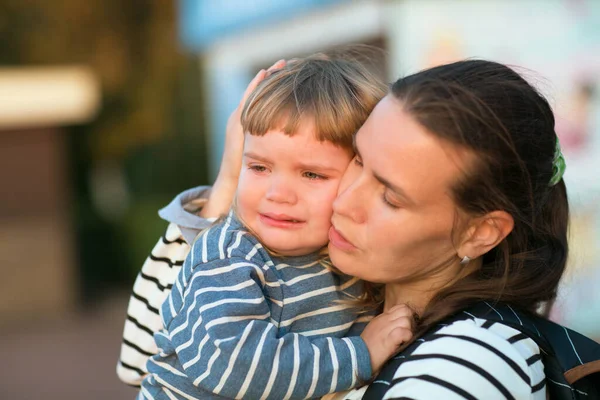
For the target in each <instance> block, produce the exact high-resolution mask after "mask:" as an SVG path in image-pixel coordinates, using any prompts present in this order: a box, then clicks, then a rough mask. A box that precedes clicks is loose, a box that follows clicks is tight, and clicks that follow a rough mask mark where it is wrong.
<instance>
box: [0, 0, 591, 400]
mask: <svg viewBox="0 0 600 400" xmlns="http://www.w3.org/2000/svg"><path fill="white" fill-rule="evenodd" d="M356 43H362V44H369V45H371V46H375V47H377V48H380V49H382V50H383V52H382V53H372V54H371V57H373V59H372V60H371V61H372V62H371V64H372V66H373V68H375V69H376V72H377V73H378V74H380V75H381V76H382V77H383V78H384V79H386V80H387V81H390V82H391V81H393V80H395V79H396V78H398V77H399V76H400V75H403V74H407V73H411V72H415V71H417V70H419V69H422V68H425V67H429V66H433V65H436V64H440V63H446V62H450V61H454V60H457V59H462V58H466V57H481V58H489V59H493V60H496V61H500V62H503V63H508V64H511V65H514V66H517V67H519V68H518V69H519V71H520V72H522V73H524V74H525V75H526V76H527V77H528V79H529V80H530V81H532V82H533V83H535V84H536V85H537V86H538V87H539V88H540V90H541V91H542V92H543V93H545V94H546V95H547V96H548V97H549V99H550V100H551V103H552V105H553V106H554V109H555V111H556V114H557V131H558V134H559V136H560V138H561V143H562V145H563V149H564V153H565V156H566V158H567V165H568V168H567V173H566V176H565V179H566V181H567V186H568V188H569V192H570V193H569V194H570V200H571V204H572V212H573V219H572V230H571V244H572V257H571V261H570V265H569V272H568V274H567V276H566V277H565V279H564V282H563V284H562V287H561V291H560V298H559V301H558V302H557V304H556V305H555V307H554V309H553V311H552V318H554V319H555V320H557V321H560V322H562V323H564V324H566V325H568V326H570V327H572V328H574V329H576V330H579V331H581V332H583V333H585V334H587V335H589V336H591V337H594V338H595V339H596V340H600V290H598V287H599V285H600V245H599V244H600V177H599V176H600V1H598V0H523V1H519V2H517V1H514V2H513V1H503V0H179V1H177V0H154V1H141V0H130V1H125V2H124V1H117V0H102V1H100V0H87V1H80V0H55V1H42V0H0V166H1V168H0V190H1V191H2V192H1V193H2V194H1V196H0V205H1V206H0V272H1V273H2V276H3V279H2V281H1V283H0V354H2V355H3V356H4V357H5V359H7V362H5V363H4V364H5V366H4V367H3V370H2V373H0V398H2V399H33V398H38V397H44V398H47V399H76V398H87V399H132V398H134V396H135V391H134V390H133V389H131V388H128V387H127V386H125V385H124V384H121V383H120V382H119V381H118V379H117V378H116V375H115V372H114V369H115V365H116V361H117V357H118V352H119V346H120V341H121V336H120V335H121V331H122V327H123V322H124V318H125V309H126V303H127V296H128V291H129V289H130V288H131V286H132V284H133V280H134V278H135V275H136V274H137V272H138V271H139V269H140V267H141V265H142V263H143V261H144V259H145V257H146V256H147V254H148V252H149V251H150V249H151V248H152V246H153V245H154V243H155V241H156V240H157V239H158V238H159V236H160V235H161V234H162V233H163V230H164V229H165V227H166V223H165V222H164V221H161V220H160V219H159V217H158V216H157V214H156V212H157V210H158V209H159V208H160V207H162V206H164V205H166V204H167V203H168V202H169V200H170V199H171V198H172V197H173V196H174V195H175V194H177V193H179V192H180V191H181V190H184V189H186V188H189V187H192V186H195V185H199V184H206V183H209V182H211V179H212V178H213V177H214V176H215V174H216V170H217V167H218V163H219V161H220V154H221V150H222V147H223V136H222V134H223V132H224V129H225V124H226V120H227V117H228V115H229V113H230V112H231V111H232V110H233V109H234V108H235V106H236V105H237V102H238V101H239V98H240V96H241V93H242V92H243V90H244V88H245V86H246V84H247V83H248V82H249V81H250V79H251V78H252V76H254V74H255V73H256V71H257V70H258V69H260V68H264V67H267V66H269V65H270V64H272V63H273V62H274V61H276V60H278V59H280V58H289V57H297V56H302V55H307V54H310V53H313V52H316V51H323V50H331V49H334V48H336V47H338V46H346V45H349V44H356Z"/></svg>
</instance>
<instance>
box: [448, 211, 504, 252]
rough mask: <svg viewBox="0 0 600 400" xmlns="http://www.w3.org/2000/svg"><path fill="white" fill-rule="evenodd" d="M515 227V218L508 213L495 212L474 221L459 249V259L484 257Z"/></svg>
mask: <svg viewBox="0 0 600 400" xmlns="http://www.w3.org/2000/svg"><path fill="white" fill-rule="evenodd" d="M514 225H515V222H514V220H513V217H512V216H511V215H510V214H509V213H507V212H506V211H493V212H491V213H488V214H485V215H484V216H482V217H478V218H475V219H473V221H471V224H470V226H469V228H468V229H467V231H466V234H465V237H464V239H463V241H462V243H461V244H460V246H459V247H458V249H457V250H458V257H459V258H463V257H464V256H467V257H469V258H470V259H475V258H477V257H480V256H482V255H484V254H485V253H487V252H488V251H490V250H492V249H493V248H494V247H496V246H497V245H498V244H499V243H500V242H501V241H503V240H504V238H506V237H507V236H508V235H509V234H510V233H511V232H512V230H513V227H514Z"/></svg>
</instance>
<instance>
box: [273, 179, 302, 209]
mask: <svg viewBox="0 0 600 400" xmlns="http://www.w3.org/2000/svg"><path fill="white" fill-rule="evenodd" d="M266 198H267V200H269V201H273V202H275V203H288V204H295V203H296V202H297V201H298V196H297V194H296V191H295V189H294V188H293V185H292V184H291V182H290V181H289V179H286V178H285V177H272V178H271V183H270V185H269V188H268V190H267V194H266Z"/></svg>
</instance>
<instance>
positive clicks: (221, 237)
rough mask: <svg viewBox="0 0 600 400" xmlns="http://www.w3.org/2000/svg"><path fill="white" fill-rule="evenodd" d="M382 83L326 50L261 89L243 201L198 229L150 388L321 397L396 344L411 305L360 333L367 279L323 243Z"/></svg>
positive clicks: (253, 103) (147, 394)
mask: <svg viewBox="0 0 600 400" xmlns="http://www.w3.org/2000/svg"><path fill="white" fill-rule="evenodd" d="M383 94H384V92H383V90H382V88H381V86H380V85H379V84H378V83H377V81H376V80H374V79H373V78H372V77H371V76H370V75H369V74H368V72H367V71H366V70H365V69H364V67H362V66H361V65H360V64H359V63H357V62H355V61H348V60H343V59H328V58H326V57H323V56H313V57H309V58H307V59H304V60H296V61H294V62H291V63H289V64H288V65H287V66H286V67H284V68H283V69H282V70H279V71H276V72H275V73H273V75H272V76H271V77H269V78H267V79H265V81H264V82H262V83H261V85H260V86H259V87H258V88H257V89H256V90H255V91H254V92H253V93H252V95H251V97H250V98H249V99H248V101H247V103H246V106H245V109H244V112H243V115H242V125H243V127H244V131H245V132H248V134H247V135H246V139H245V144H244V161H243V167H242V170H241V174H240V180H239V185H238V189H237V199H236V202H235V205H234V210H233V211H232V212H230V213H229V215H228V216H227V218H226V219H225V220H224V221H222V222H221V223H219V224H216V225H214V226H212V227H211V228H209V229H208V230H207V231H205V232H203V234H202V235H201V236H200V237H199V238H198V239H197V240H196V242H195V244H194V246H193V248H192V250H191V252H190V254H189V256H188V257H187V259H186V261H185V264H184V266H183V268H182V270H181V272H180V273H179V275H178V277H177V280H176V282H175V285H174V286H173V290H172V292H171V293H170V294H169V295H168V299H167V301H165V303H164V304H163V305H162V309H161V314H162V320H163V324H164V327H165V330H164V331H162V332H159V333H157V334H156V335H155V340H156V343H157V345H158V347H159V348H160V350H161V351H160V353H159V354H157V355H154V356H153V357H151V360H150V361H149V362H148V365H147V367H148V371H149V372H150V374H149V375H148V376H146V378H145V379H144V381H143V382H142V390H141V393H140V397H139V398H141V399H144V398H148V399H159V398H222V397H226V398H251V399H253V398H275V399H280V398H308V397H318V396H322V395H324V394H327V393H330V392H334V391H336V390H342V389H347V388H350V387H354V386H356V385H358V384H360V383H361V382H363V381H365V380H367V379H368V378H369V377H370V376H371V373H372V371H373V369H377V368H379V367H380V366H381V365H382V363H383V362H384V361H385V359H386V358H387V357H389V356H391V355H392V354H393V353H394V351H395V348H396V346H397V345H398V344H399V343H398V342H396V343H391V342H390V340H387V339H388V336H387V335H388V333H389V332H390V327H404V328H406V327H407V325H406V324H407V323H406V320H408V318H405V320H404V321H402V322H401V321H400V319H401V318H399V317H408V315H406V314H404V311H401V312H399V313H398V312H397V313H396V314H393V315H392V314H390V313H388V314H385V315H382V316H381V317H378V318H377V319H376V321H373V322H372V323H371V324H370V325H369V327H370V328H371V330H370V332H371V333H370V334H369V335H363V338H361V337H359V336H358V335H359V334H360V333H361V332H362V330H363V328H364V326H365V322H366V320H367V318H362V319H361V318H358V313H357V309H356V307H354V306H353V305H352V304H351V300H353V299H356V298H357V297H360V296H361V294H362V283H361V282H360V281H358V280H357V279H355V278H350V277H346V276H342V275H339V274H337V273H335V272H334V271H333V270H332V269H331V268H328V267H326V266H325V265H323V264H324V256H323V254H322V253H323V252H322V250H323V248H324V246H325V245H326V244H327V241H328V232H329V229H330V217H331V212H332V210H331V207H332V203H333V200H334V199H335V196H336V194H337V187H338V184H339V180H340V179H341V177H342V175H343V173H344V171H345V169H346V167H347V165H348V163H349V162H350V159H351V157H352V135H353V133H354V132H355V131H356V130H357V129H358V128H359V127H360V125H361V124H362V123H363V122H364V120H365V119H366V117H367V116H368V114H369V112H370V111H371V109H372V108H373V107H374V105H375V104H376V102H377V101H378V100H379V99H380V98H381V96H382V95H383ZM372 325H373V326H372ZM408 327H409V326H408ZM408 334H410V333H408ZM395 337H396V338H398V336H395ZM404 338H406V336H404ZM370 353H371V354H370ZM265 366H267V368H265ZM261 370H262V371H261Z"/></svg>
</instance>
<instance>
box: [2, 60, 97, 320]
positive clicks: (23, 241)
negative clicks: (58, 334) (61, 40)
mask: <svg viewBox="0 0 600 400" xmlns="http://www.w3.org/2000/svg"><path fill="white" fill-rule="evenodd" d="M98 103H99V88H98V85H97V82H96V79H95V77H94V75H93V74H92V73H91V72H90V71H89V70H88V69H85V68H81V67H53V68H25V67H23V68H0V160H2V161H1V166H2V167H1V168H0V187H1V188H2V189H1V190H2V196H0V273H1V274H2V285H1V287H2V290H0V317H1V319H2V322H3V323H9V322H11V321H14V320H15V319H19V318H24V317H27V318H28V319H29V318H31V317H40V316H56V315H60V314H64V313H65V312H66V311H69V310H71V309H72V308H73V305H74V302H75V300H76V297H77V291H78V287H77V268H76V265H75V259H76V255H75V238H74V237H73V235H72V223H71V222H72V221H71V213H70V212H71V207H72V203H71V201H70V200H71V198H70V190H69V188H70V184H69V176H68V172H67V168H68V166H67V165H66V160H67V157H66V156H65V155H66V152H67V148H66V143H65V131H64V129H63V128H64V127H65V126H69V125H72V124H79V123H82V122H86V121H88V120H89V119H90V118H91V117H92V116H93V115H94V114H95V113H96V111H97V107H98Z"/></svg>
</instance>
